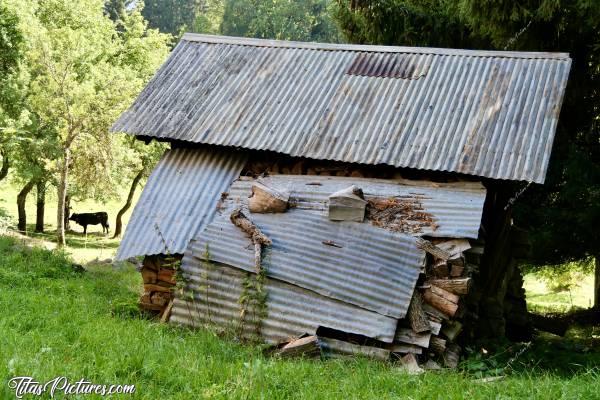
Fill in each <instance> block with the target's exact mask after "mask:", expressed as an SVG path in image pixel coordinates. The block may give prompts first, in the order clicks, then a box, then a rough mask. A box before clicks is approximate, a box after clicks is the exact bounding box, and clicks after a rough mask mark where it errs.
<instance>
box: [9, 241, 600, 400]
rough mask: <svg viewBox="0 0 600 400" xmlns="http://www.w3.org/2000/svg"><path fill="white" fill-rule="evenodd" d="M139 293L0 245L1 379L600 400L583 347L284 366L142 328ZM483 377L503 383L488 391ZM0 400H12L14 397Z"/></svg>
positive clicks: (118, 279)
mask: <svg viewBox="0 0 600 400" xmlns="http://www.w3.org/2000/svg"><path fill="white" fill-rule="evenodd" d="M140 286H141V282H140V276H139V274H138V273H137V272H136V271H135V270H134V269H133V267H132V266H130V265H129V264H124V265H121V266H118V267H113V266H111V265H109V264H104V265H96V266H88V270H87V271H86V272H78V271H77V270H74V269H73V267H72V266H71V264H70V259H69V257H68V256H67V255H65V254H62V253H58V252H56V251H48V250H43V249H37V248H33V249H30V248H26V247H23V245H22V244H20V242H19V241H17V240H16V239H14V238H8V237H0V308H2V310H3V317H2V318H1V319H0V332H2V341H1V343H2V346H0V379H2V380H3V381H4V382H7V380H8V379H10V378H11V377H13V376H19V375H25V376H33V377H35V378H36V379H37V380H39V381H46V380H49V379H52V378H54V377H56V376H65V377H67V378H68V379H71V380H73V381H76V380H79V379H81V378H86V379H88V380H91V381H92V382H94V383H99V384H134V385H136V388H137V389H136V393H135V394H134V395H121V396H118V398H135V399H196V398H219V399H229V398H234V399H242V398H244V399H246V398H266V399H271V398H274V399H279V398H292V399H294V398H295V399H304V398H323V399H342V398H372V399H386V398H410V399H464V398H469V399H490V398H496V399H511V398H532V399H599V398H600V391H599V390H598V382H599V381H600V371H599V370H598V366H599V365H600V354H599V353H598V352H597V351H596V350H593V349H591V348H590V347H589V344H586V342H585V341H567V342H565V341H560V342H556V343H555V342H552V341H551V340H548V341H542V342H540V343H538V344H535V345H534V346H533V347H532V348H530V349H529V350H527V351H526V352H525V353H524V354H523V355H521V356H520V357H518V358H517V359H514V360H513V361H512V362H511V361H508V360H509V359H510V358H511V357H512V358H514V355H511V354H514V352H516V351H518V349H519V348H521V347H520V346H515V347H514V348H513V349H512V350H511V349H509V350H508V351H509V353H508V354H507V356H506V357H504V358H502V357H498V356H494V357H488V358H487V359H486V358H481V357H480V356H479V357H474V358H473V360H470V361H468V362H467V363H464V364H463V365H462V368H463V369H462V372H448V371H443V372H428V373H426V374H424V375H420V376H410V375H406V374H405V373H403V372H402V371H401V370H400V369H399V368H398V367H397V366H395V365H393V364H387V363H381V362H374V361H369V360H365V359H356V360H335V361H334V360H327V361H319V360H289V361H285V360H279V359H276V358H271V357H267V356H263V355H262V354H261V351H260V349H259V348H258V347H253V346H244V345H240V344H238V343H235V342H232V341H231V340H227V339H223V338H219V337H217V336H215V335H213V334H212V333H211V332H209V331H203V330H200V331H190V330H187V329H183V328H176V327H172V326H168V325H162V324H160V323H157V322H154V321H149V320H146V319H144V318H142V317H141V316H139V315H138V313H137V311H136V309H135V307H132V306H133V305H134V304H135V302H136V300H137V292H138V291H139V288H140ZM599 334H600V332H599ZM565 343H567V344H568V345H565ZM565 346H566V347H565ZM511 351H512V353H511ZM479 358H481V359H479ZM554 360H556V362H555V361H554ZM564 360H568V362H565V361H564ZM482 365H486V366H488V367H490V368H491V367H494V368H496V369H498V368H499V369H500V370H501V374H502V375H506V377H505V378H504V379H502V380H499V381H495V382H481V381H480V380H478V378H479V376H480V373H481V371H482V370H484V371H485V368H483V367H482ZM507 366H508V367H507ZM477 371H479V372H477ZM0 395H1V396H0V397H1V398H3V399H10V398H14V397H13V393H12V392H11V391H10V390H9V388H8V386H7V385H3V386H2V388H1V389H0ZM46 398H47V397H46ZM59 398H60V397H59ZM85 398H100V397H93V396H85Z"/></svg>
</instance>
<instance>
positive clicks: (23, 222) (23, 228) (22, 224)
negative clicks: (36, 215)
mask: <svg viewBox="0 0 600 400" xmlns="http://www.w3.org/2000/svg"><path fill="white" fill-rule="evenodd" d="M34 185H35V180H33V179H31V180H29V182H27V183H26V184H25V186H23V189H21V191H20V192H19V194H18V195H17V209H18V212H19V222H18V224H17V229H18V230H19V232H23V233H26V232H27V213H26V212H25V201H26V200H27V195H28V194H29V192H31V189H33V186H34Z"/></svg>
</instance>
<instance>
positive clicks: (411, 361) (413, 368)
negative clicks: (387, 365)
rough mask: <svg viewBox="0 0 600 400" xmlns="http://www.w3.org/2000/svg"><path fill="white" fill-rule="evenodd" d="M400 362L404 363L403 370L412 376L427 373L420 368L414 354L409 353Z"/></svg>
mask: <svg viewBox="0 0 600 400" xmlns="http://www.w3.org/2000/svg"><path fill="white" fill-rule="evenodd" d="M400 362H401V363H402V368H403V369H404V370H405V371H406V372H408V373H409V374H411V375H416V374H422V373H423V372H425V370H423V368H421V367H419V364H418V363H417V359H416V358H415V356H414V354H410V353H409V354H407V355H405V356H404V357H402V358H401V359H400Z"/></svg>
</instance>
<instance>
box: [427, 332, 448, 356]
mask: <svg viewBox="0 0 600 400" xmlns="http://www.w3.org/2000/svg"><path fill="white" fill-rule="evenodd" d="M429 349H430V350H431V351H433V352H434V353H435V354H439V355H443V354H444V352H445V351H446V341H445V340H444V339H442V338H441V337H439V336H432V337H431V340H430V341H429Z"/></svg>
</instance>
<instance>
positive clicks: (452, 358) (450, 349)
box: [443, 343, 460, 368]
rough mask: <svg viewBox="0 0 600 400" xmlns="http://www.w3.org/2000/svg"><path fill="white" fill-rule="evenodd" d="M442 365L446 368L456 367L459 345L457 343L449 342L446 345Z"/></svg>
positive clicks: (458, 357)
mask: <svg viewBox="0 0 600 400" xmlns="http://www.w3.org/2000/svg"><path fill="white" fill-rule="evenodd" d="M443 359H444V365H445V366H446V367H448V368H456V367H457V366H458V361H459V360H460V346H458V345H457V344H454V343H452V344H450V345H448V346H447V347H446V351H445V352H444V356H443Z"/></svg>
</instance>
